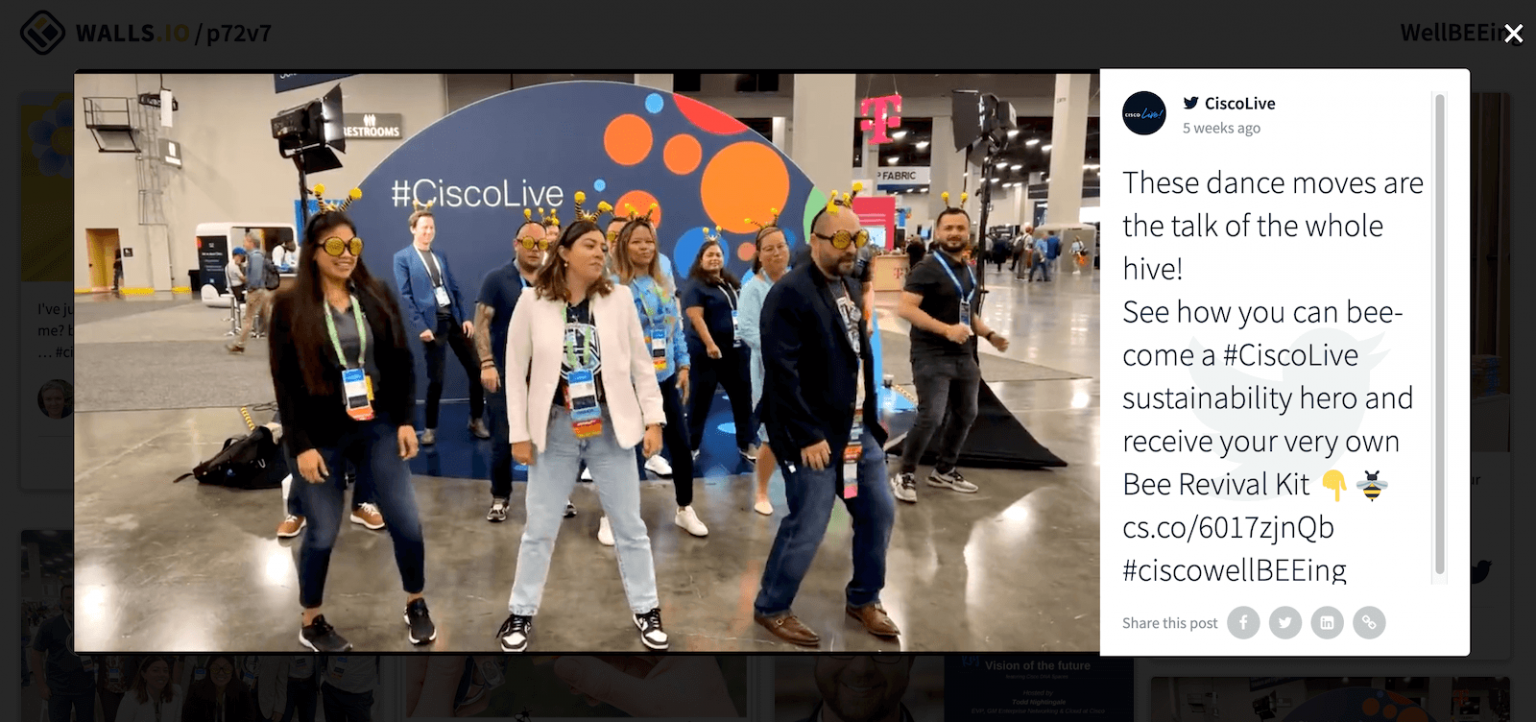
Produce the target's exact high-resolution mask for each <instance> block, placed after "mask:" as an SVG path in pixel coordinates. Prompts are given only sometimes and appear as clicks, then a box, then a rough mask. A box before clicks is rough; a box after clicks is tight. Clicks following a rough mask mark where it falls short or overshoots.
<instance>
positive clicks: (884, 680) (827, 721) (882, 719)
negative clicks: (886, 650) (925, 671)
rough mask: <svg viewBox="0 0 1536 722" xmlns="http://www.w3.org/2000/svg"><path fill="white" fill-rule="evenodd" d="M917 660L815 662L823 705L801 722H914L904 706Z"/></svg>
mask: <svg viewBox="0 0 1536 722" xmlns="http://www.w3.org/2000/svg"><path fill="white" fill-rule="evenodd" d="M915 659H916V658H915V657H912V656H908V655H902V656H893V655H881V656H878V657H871V656H853V655H825V656H820V657H817V658H816V690H817V691H818V692H820V693H821V702H819V703H817V705H816V707H815V709H813V710H812V711H811V715H810V717H807V718H806V719H804V720H801V722H912V713H911V712H909V711H907V706H906V705H904V704H902V703H901V698H902V697H903V696H905V695H906V693H907V685H908V682H909V681H910V679H911V676H912V662H913V660H915Z"/></svg>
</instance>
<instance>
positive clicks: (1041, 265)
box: [1029, 261, 1051, 281]
mask: <svg viewBox="0 0 1536 722" xmlns="http://www.w3.org/2000/svg"><path fill="white" fill-rule="evenodd" d="M1035 271H1039V272H1040V275H1042V276H1045V280H1047V281H1049V280H1051V262H1050V261H1036V262H1035V265H1033V266H1030V267H1029V280H1031V281H1033V280H1035Z"/></svg>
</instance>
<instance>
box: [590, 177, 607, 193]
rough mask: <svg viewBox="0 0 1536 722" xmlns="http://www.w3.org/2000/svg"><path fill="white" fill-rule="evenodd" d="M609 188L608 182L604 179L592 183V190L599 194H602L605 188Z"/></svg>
mask: <svg viewBox="0 0 1536 722" xmlns="http://www.w3.org/2000/svg"><path fill="white" fill-rule="evenodd" d="M607 187H608V182H607V181H605V180H603V179H602V178H598V179H597V180H595V181H592V190H595V191H597V192H598V193H602V192H603V190H604V189H605V188H607Z"/></svg>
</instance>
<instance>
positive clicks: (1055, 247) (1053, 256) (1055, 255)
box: [1045, 231, 1061, 281]
mask: <svg viewBox="0 0 1536 722" xmlns="http://www.w3.org/2000/svg"><path fill="white" fill-rule="evenodd" d="M1060 258H1061V236H1060V235H1058V234H1057V233H1056V232H1055V231H1051V237H1050V238H1047V239H1045V262H1046V264H1047V266H1048V270H1049V273H1047V274H1046V279H1045V280H1047V281H1049V280H1051V279H1050V276H1052V275H1061V265H1060V264H1058V263H1057V260H1058V259H1060Z"/></svg>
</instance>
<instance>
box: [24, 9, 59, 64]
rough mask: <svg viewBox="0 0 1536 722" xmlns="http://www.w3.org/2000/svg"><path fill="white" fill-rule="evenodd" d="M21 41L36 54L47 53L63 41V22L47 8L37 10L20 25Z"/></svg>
mask: <svg viewBox="0 0 1536 722" xmlns="http://www.w3.org/2000/svg"><path fill="white" fill-rule="evenodd" d="M21 39H22V42H25V43H26V44H27V47H29V48H32V50H33V52H35V53H37V54H38V55H47V54H48V53H51V52H53V49H54V48H57V47H59V43H62V42H64V23H61V22H59V19H58V18H56V17H54V16H53V13H50V12H48V11H47V10H39V11H37V12H36V13H34V14H33V15H32V18H31V19H30V20H28V21H27V23H26V24H25V25H22V26H21Z"/></svg>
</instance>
